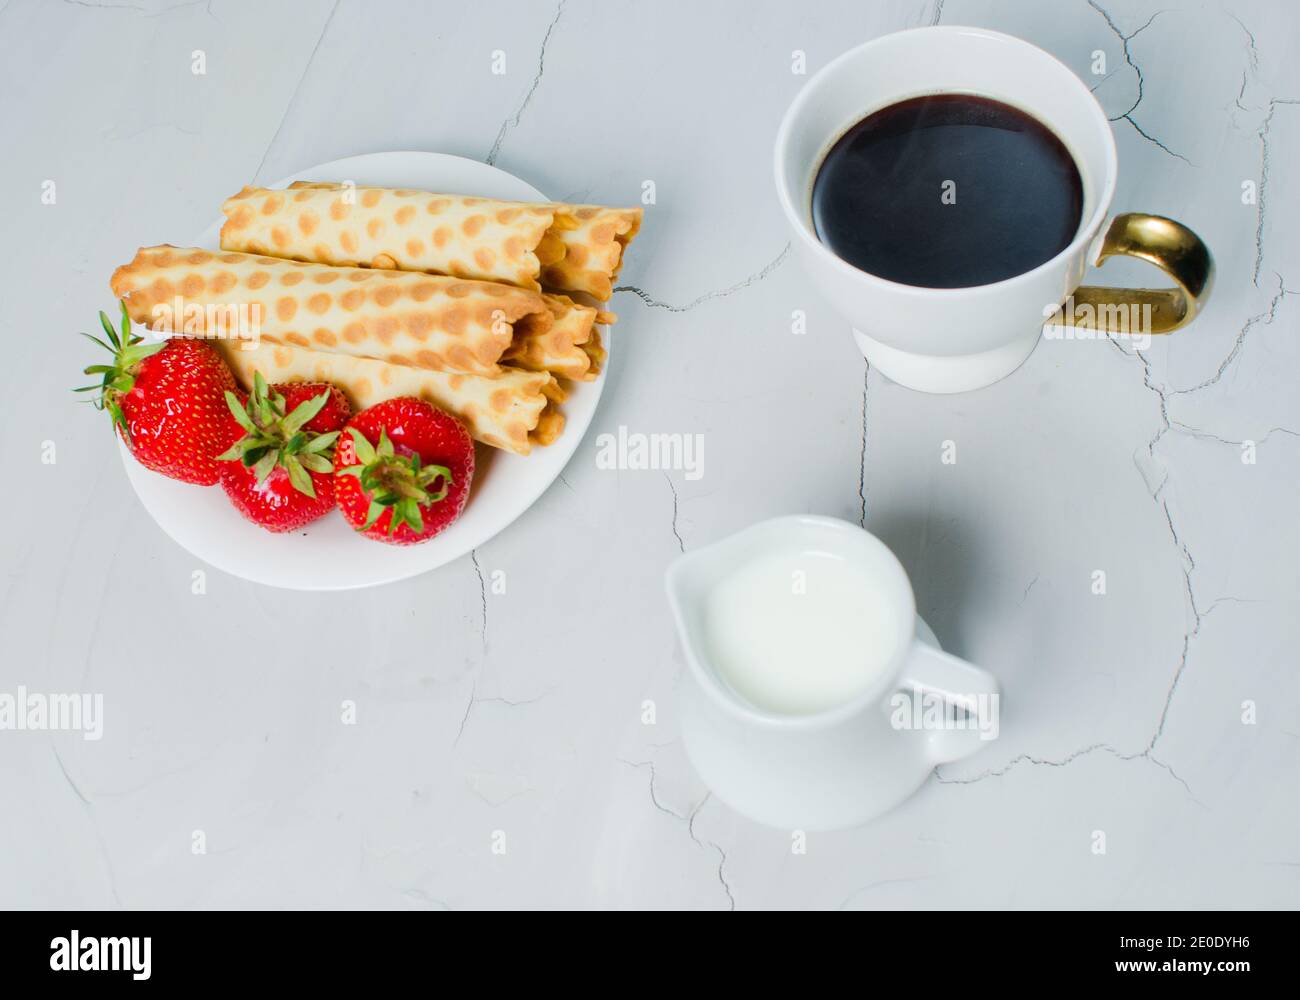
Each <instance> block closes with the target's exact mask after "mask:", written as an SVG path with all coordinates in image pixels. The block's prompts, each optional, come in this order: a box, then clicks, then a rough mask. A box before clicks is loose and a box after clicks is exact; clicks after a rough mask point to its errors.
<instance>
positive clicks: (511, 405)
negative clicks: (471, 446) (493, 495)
mask: <svg viewBox="0 0 1300 1000" xmlns="http://www.w3.org/2000/svg"><path fill="white" fill-rule="evenodd" d="M215 344H216V346H217V348H218V349H219V350H220V351H221V352H222V354H223V355H224V356H225V358H226V360H227V362H228V363H229V364H230V368H231V370H232V371H233V372H234V373H235V377H236V378H237V379H238V380H239V381H240V383H241V384H243V385H244V387H245V388H247V387H249V386H251V385H252V384H253V373H254V372H258V371H260V372H261V373H262V376H263V377H264V378H265V379H266V380H267V382H270V383H277V382H329V383H332V384H334V385H336V386H338V387H339V389H341V390H342V391H343V394H344V395H345V396H347V397H348V401H349V402H351V404H352V405H353V406H354V407H355V408H356V409H358V410H362V409H365V408H366V407H368V406H373V405H374V404H376V403H379V402H383V401H384V400H385V399H393V398H394V397H397V396H415V397H417V398H419V399H423V400H425V401H427V402H430V403H433V404H434V405H435V406H439V407H441V408H442V409H444V410H447V411H448V412H450V413H453V414H455V415H456V416H457V417H459V418H460V419H461V420H462V421H463V422H464V424H465V426H466V428H468V430H469V433H470V436H471V437H473V438H474V439H475V440H476V441H482V442H483V443H484V444H489V445H492V446H493V447H494V448H502V449H504V450H505V451H511V452H514V453H515V454H517V455H527V454H528V453H529V451H531V450H532V447H533V446H534V445H547V444H550V443H552V442H553V441H554V440H555V439H556V438H557V437H559V435H560V432H561V431H562V430H563V429H564V415H563V414H562V413H560V412H559V409H558V404H559V403H560V402H562V401H563V399H564V395H565V394H564V390H563V389H561V388H560V386H559V384H558V383H557V382H556V381H555V378H554V377H553V376H551V375H550V374H548V373H546V372H528V371H522V370H520V369H516V368H503V369H502V371H501V373H500V374H499V375H497V376H495V377H493V378H486V377H484V376H481V375H462V374H458V373H454V372H440V371H434V370H431V369H425V368H409V367H406V366H404V365H394V364H390V363H388V362H386V361H377V360H375V359H373V358H357V357H353V356H351V355H348V354H329V353H326V352H324V351H314V350H311V349H308V348H302V347H287V346H283V345H275V344H261V345H259V346H257V347H255V348H254V349H252V350H241V349H240V346H239V345H238V344H236V343H234V342H233V341H216V342H215Z"/></svg>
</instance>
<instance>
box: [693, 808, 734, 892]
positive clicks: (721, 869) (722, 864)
mask: <svg viewBox="0 0 1300 1000" xmlns="http://www.w3.org/2000/svg"><path fill="white" fill-rule="evenodd" d="M712 797H713V793H712V792H706V793H705V795H704V798H702V799H700V804H699V805H697V806H696V807H695V808H694V809H692V810H691V815H690V819H689V820H687V823H686V832H687V834H689V835H690V838H691V840H693V841H695V843H697V844H699V845H700V847H704V846H705V844H706V843H707V844H708V846H709V847H712V848H713V849H714V850H715V851H717V852H718V884H719V885H721V886H722V891H723V892H725V893H726V894H727V903H728V908H729V909H730V910H732V911H734V910H735V909H736V897H735V895H734V894H733V893H732V891H731V883H730V882H728V881H727V872H726V868H727V852H726V851H724V850H723V849H722V845H721V844H719V843H717V842H716V841H713V840H710V841H707V842H706V841H702V840H700V838H699V837H697V836H696V835H695V817H696V816H698V815H699V814H700V810H701V809H703V808H704V806H705V804H706V803H708V801H709V799H711V798H712Z"/></svg>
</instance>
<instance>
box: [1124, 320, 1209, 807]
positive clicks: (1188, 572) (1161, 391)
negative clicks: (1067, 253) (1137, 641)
mask: <svg viewBox="0 0 1300 1000" xmlns="http://www.w3.org/2000/svg"><path fill="white" fill-rule="evenodd" d="M1111 343H1113V344H1115V346H1116V348H1117V349H1118V350H1119V352H1120V353H1121V354H1123V355H1125V356H1126V357H1128V356H1130V355H1129V354H1128V352H1127V351H1125V350H1124V349H1123V348H1122V347H1120V346H1119V344H1118V342H1116V341H1111ZM1131 356H1133V357H1136V358H1137V359H1138V361H1139V362H1140V363H1141V365H1142V384H1143V386H1145V387H1146V389H1147V390H1148V391H1150V392H1152V393H1154V394H1155V396H1156V398H1157V399H1159V401H1160V427H1159V428H1158V429H1157V430H1156V433H1155V434H1154V435H1153V436H1152V437H1151V439H1150V440H1149V441H1148V442H1147V455H1148V457H1149V458H1150V459H1151V462H1152V464H1153V465H1162V463H1161V462H1160V460H1159V459H1157V458H1156V445H1158V444H1159V443H1160V441H1161V440H1162V439H1163V438H1164V436H1165V435H1166V434H1168V433H1169V432H1170V431H1171V430H1172V428H1173V423H1172V421H1171V420H1170V418H1169V394H1168V390H1167V389H1166V388H1164V387H1162V386H1158V385H1156V383H1155V381H1154V379H1153V378H1152V373H1151V360H1150V359H1149V358H1148V357H1147V356H1146V355H1145V354H1143V353H1142V351H1140V350H1137V349H1135V350H1134V351H1133V354H1132V355H1131ZM1135 464H1136V463H1135ZM1164 468H1165V475H1164V478H1163V479H1162V480H1161V481H1160V484H1159V485H1158V486H1156V488H1155V489H1154V490H1149V494H1150V497H1151V499H1152V500H1154V501H1156V502H1157V503H1159V504H1160V508H1161V511H1162V513H1163V514H1164V518H1165V524H1166V526H1167V527H1168V529H1169V535H1170V537H1171V538H1172V540H1173V543H1174V547H1175V548H1176V549H1177V550H1178V553H1179V558H1180V562H1181V563H1182V573H1183V587H1184V591H1185V593H1186V594H1187V601H1188V605H1189V607H1190V608H1191V612H1192V624H1191V627H1190V628H1188V629H1185V630H1184V631H1183V648H1182V652H1181V654H1180V655H1179V658H1178V666H1177V668H1176V669H1175V670H1174V674H1173V677H1172V678H1171V679H1170V682H1169V686H1168V687H1167V688H1166V689H1165V700H1164V705H1163V706H1162V707H1161V710H1160V718H1159V720H1158V721H1157V723H1156V727H1155V731H1154V732H1153V733H1152V736H1151V739H1150V740H1149V741H1148V742H1147V748H1146V750H1145V751H1143V753H1142V754H1140V755H1137V756H1146V757H1150V755H1151V752H1152V751H1153V750H1154V749H1155V745H1156V743H1157V742H1158V741H1159V739H1160V737H1161V736H1162V735H1164V730H1165V723H1166V721H1167V720H1168V718H1169V712H1170V709H1171V708H1172V706H1173V700H1174V694H1175V693H1176V692H1177V690H1178V685H1179V683H1180V682H1181V681H1182V677H1183V673H1184V671H1185V670H1186V669H1187V659H1188V656H1189V654H1190V653H1191V647H1192V640H1193V639H1194V638H1196V636H1197V635H1199V634H1200V631H1201V619H1202V615H1201V611H1200V606H1199V604H1198V603H1197V600H1196V589H1195V587H1194V586H1193V584H1192V573H1193V572H1194V571H1195V569H1196V559H1195V558H1194V557H1193V556H1192V552H1191V549H1190V548H1189V547H1188V545H1187V543H1186V542H1184V541H1183V539H1182V537H1181V536H1180V534H1179V532H1178V528H1177V526H1176V525H1175V524H1174V516H1173V512H1172V511H1171V510H1170V509H1169V500H1168V498H1167V497H1165V496H1163V493H1164V489H1165V487H1166V486H1167V485H1168V484H1169V475H1170V473H1169V471H1168V468H1167V467H1164ZM1138 472H1139V474H1141V475H1142V477H1143V482H1144V483H1145V482H1146V475H1145V473H1144V472H1143V470H1142V468H1141V466H1138ZM1099 746H1104V744H1099ZM1150 759H1151V760H1153V761H1155V762H1156V763H1158V764H1161V766H1163V767H1166V768H1167V769H1168V770H1169V773H1170V774H1174V771H1173V768H1172V767H1169V766H1168V765H1166V764H1163V763H1162V762H1160V761H1156V760H1155V758H1154V757H1150ZM1174 776H1175V777H1177V775H1174ZM1179 781H1182V779H1181V778H1179ZM1183 784H1184V786H1186V782H1183ZM1188 791H1189V793H1190V791H1191V789H1190V788H1189V789H1188ZM1193 797H1194V796H1193Z"/></svg>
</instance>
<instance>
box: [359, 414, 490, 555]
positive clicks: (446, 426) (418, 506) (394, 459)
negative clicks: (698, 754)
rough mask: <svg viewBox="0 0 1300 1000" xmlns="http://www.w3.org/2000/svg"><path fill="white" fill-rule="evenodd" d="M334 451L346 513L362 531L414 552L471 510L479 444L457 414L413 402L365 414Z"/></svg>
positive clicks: (371, 536)
mask: <svg viewBox="0 0 1300 1000" xmlns="http://www.w3.org/2000/svg"><path fill="white" fill-rule="evenodd" d="M344 431H345V432H346V433H344V434H342V435H340V437H339V441H338V446H337V447H336V448H335V449H334V473H335V475H336V476H338V481H337V482H336V483H335V487H334V489H335V495H336V496H337V498H338V504H339V510H340V511H342V512H343V516H344V517H345V518H347V520H348V523H350V524H351V525H352V526H353V527H354V528H356V529H357V530H358V531H360V532H363V533H364V534H366V535H367V536H369V537H370V538H375V539H378V540H379V541H381V542H388V543H390V544H392V545H414V544H415V543H416V542H423V541H427V540H428V539H430V538H432V537H433V536H434V535H436V534H438V532H440V531H442V530H444V529H445V528H446V527H447V526H448V525H449V524H451V523H452V521H454V520H456V518H458V517H459V516H460V512H461V511H462V510H464V509H465V501H466V499H468V497H469V484H470V482H471V481H472V480H473V478H474V442H473V441H471V440H470V436H469V432H468V431H466V430H465V427H464V425H463V424H462V423H461V422H460V421H459V420H457V419H456V418H455V417H453V416H452V415H451V414H450V413H445V412H444V411H442V410H440V409H438V408H437V407H436V406H430V405H429V404H428V403H424V402H421V401H420V400H418V399H414V398H412V397H410V396H404V397H401V398H399V399H390V400H387V401H385V402H383V403H378V404H376V405H375V406H372V407H370V409H368V410H362V411H361V412H360V413H358V414H357V415H356V416H355V417H353V418H352V419H351V420H349V421H348V424H347V427H345V428H344Z"/></svg>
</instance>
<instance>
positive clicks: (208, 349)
mask: <svg viewBox="0 0 1300 1000" xmlns="http://www.w3.org/2000/svg"><path fill="white" fill-rule="evenodd" d="M99 322H100V324H101V325H102V326H103V328H104V332H105V333H106V334H107V335H108V343H105V342H104V341H102V340H100V339H99V338H98V337H92V336H90V334H82V336H84V337H87V338H89V339H90V340H93V341H94V342H95V343H96V344H98V345H99V346H100V347H103V348H105V349H106V350H107V351H108V352H109V353H110V354H112V355H113V363H112V364H107V365H91V366H90V367H89V368H87V369H86V370H85V371H86V374H87V375H102V376H103V379H102V381H101V382H100V383H99V384H98V385H87V386H83V387H82V388H80V389H78V390H76V391H77V392H92V391H93V392H97V393H98V394H99V395H98V396H97V397H96V398H95V406H96V408H98V409H101V410H107V411H108V412H109V414H110V415H111V416H112V418H113V426H114V427H115V428H116V429H117V431H118V433H119V434H121V435H122V439H123V440H124V441H126V444H127V447H128V448H130V449H131V454H133V455H134V456H135V458H136V461H138V462H139V463H140V464H141V465H143V466H144V467H145V468H147V469H153V470H154V471H155V472H161V473H162V474H163V475H164V476H169V477H171V478H172V479H179V480H181V482H185V483H197V484H198V485H200V486H212V485H214V484H215V483H216V482H217V479H218V476H219V474H220V468H219V466H218V463H217V456H218V455H219V454H221V453H222V452H223V451H225V450H226V449H227V448H228V447H230V443H231V441H233V440H234V438H233V437H232V435H231V430H230V421H229V420H228V419H227V417H226V404H225V403H224V402H223V394H224V393H225V392H226V391H228V390H230V389H233V388H234V387H235V378H234V376H233V375H231V374H230V369H229V368H227V367H226V362H225V361H224V360H222V357H221V355H220V354H218V353H217V352H216V350H215V349H214V348H213V346H212V345H211V344H209V343H207V342H206V341H202V340H188V339H185V338H177V337H173V338H172V339H171V340H167V341H163V342H161V343H153V344H146V343H145V342H144V338H143V337H138V336H134V335H132V333H131V318H130V317H129V316H128V315H127V311H126V303H125V302H124V303H122V329H121V333H120V334H119V333H118V331H117V330H114V329H113V324H112V322H110V321H109V318H108V317H107V316H106V315H104V313H102V312H101V313H100V314H99Z"/></svg>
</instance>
